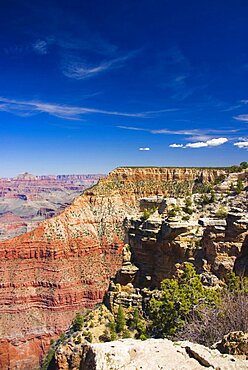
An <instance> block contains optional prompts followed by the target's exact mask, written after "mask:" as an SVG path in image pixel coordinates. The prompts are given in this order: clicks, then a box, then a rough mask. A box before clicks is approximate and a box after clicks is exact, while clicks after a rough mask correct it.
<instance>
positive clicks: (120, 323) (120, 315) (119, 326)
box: [116, 305, 126, 333]
mask: <svg viewBox="0 0 248 370" xmlns="http://www.w3.org/2000/svg"><path fill="white" fill-rule="evenodd" d="M125 326H126V320H125V314H124V311H123V308H122V306H121V305H120V306H119V308H118V312H117V318H116V331H117V333H121V332H123V330H124V329H125Z"/></svg>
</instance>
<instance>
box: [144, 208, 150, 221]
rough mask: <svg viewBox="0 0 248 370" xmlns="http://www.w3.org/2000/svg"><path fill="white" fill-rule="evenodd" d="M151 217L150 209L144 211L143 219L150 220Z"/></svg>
mask: <svg viewBox="0 0 248 370" xmlns="http://www.w3.org/2000/svg"><path fill="white" fill-rule="evenodd" d="M150 216H151V212H150V211H149V210H148V209H144V211H143V215H142V219H143V220H148V218H149V217H150Z"/></svg>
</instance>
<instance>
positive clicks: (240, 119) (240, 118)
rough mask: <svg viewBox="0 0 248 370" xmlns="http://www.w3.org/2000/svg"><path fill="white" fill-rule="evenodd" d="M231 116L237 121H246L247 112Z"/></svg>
mask: <svg viewBox="0 0 248 370" xmlns="http://www.w3.org/2000/svg"><path fill="white" fill-rule="evenodd" d="M233 118H234V119H236V120H237V121H243V122H248V114H239V115H238V116H234V117H233Z"/></svg>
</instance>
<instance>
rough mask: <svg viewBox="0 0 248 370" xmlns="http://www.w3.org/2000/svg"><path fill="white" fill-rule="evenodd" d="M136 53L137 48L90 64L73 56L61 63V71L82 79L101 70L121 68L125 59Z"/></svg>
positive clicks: (67, 75) (71, 76)
mask: <svg viewBox="0 0 248 370" xmlns="http://www.w3.org/2000/svg"><path fill="white" fill-rule="evenodd" d="M137 53H138V50H136V51H132V52H129V53H127V54H126V55H124V56H121V57H118V58H112V59H109V60H104V61H102V62H100V63H98V64H90V63H88V62H85V61H82V60H80V59H78V58H76V59H75V58H73V59H72V60H69V61H68V60H67V61H64V62H63V63H62V72H63V74H64V75H65V76H66V77H69V78H73V79H76V80H83V79H86V78H90V77H93V76H96V75H98V74H100V73H102V72H106V71H108V70H110V69H114V68H121V67H122V66H123V65H124V64H125V62H126V61H127V60H129V59H131V58H132V57H134V56H135V55H136V54H137Z"/></svg>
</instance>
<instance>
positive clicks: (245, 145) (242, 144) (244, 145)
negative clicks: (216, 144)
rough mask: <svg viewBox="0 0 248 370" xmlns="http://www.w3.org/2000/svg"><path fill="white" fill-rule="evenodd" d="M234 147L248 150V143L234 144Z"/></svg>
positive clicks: (239, 142)
mask: <svg viewBox="0 0 248 370" xmlns="http://www.w3.org/2000/svg"><path fill="white" fill-rule="evenodd" d="M233 145H235V146H237V147H238V148H240V149H248V141H238V142H237V143H234V144H233Z"/></svg>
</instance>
